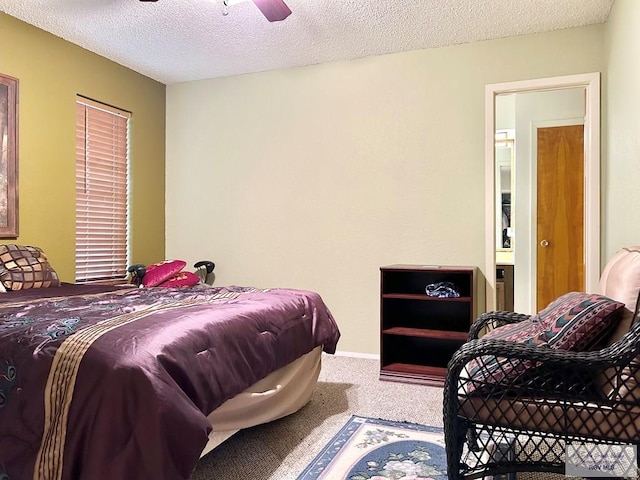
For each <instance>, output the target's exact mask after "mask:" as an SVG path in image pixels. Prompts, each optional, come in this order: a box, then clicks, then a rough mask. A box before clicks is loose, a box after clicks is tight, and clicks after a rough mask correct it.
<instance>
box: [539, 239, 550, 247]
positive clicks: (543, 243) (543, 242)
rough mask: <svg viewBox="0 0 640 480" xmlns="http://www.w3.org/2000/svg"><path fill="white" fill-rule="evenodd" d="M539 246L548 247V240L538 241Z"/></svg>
mask: <svg viewBox="0 0 640 480" xmlns="http://www.w3.org/2000/svg"><path fill="white" fill-rule="evenodd" d="M540 246H541V247H548V246H549V241H548V240H542V241H541V242H540Z"/></svg>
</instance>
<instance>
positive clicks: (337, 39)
mask: <svg viewBox="0 0 640 480" xmlns="http://www.w3.org/2000/svg"><path fill="white" fill-rule="evenodd" d="M613 1H614V0H341V1H337V0H286V3H287V4H288V5H289V7H290V8H291V10H292V11H293V13H292V14H291V15H290V16H289V17H288V18H287V19H286V20H284V21H282V22H275V23H269V22H268V21H267V20H266V19H265V18H264V17H263V16H262V14H261V13H260V11H259V10H258V9H257V7H256V6H255V5H254V4H253V3H252V2H251V1H249V2H245V3H239V4H235V5H231V6H229V8H228V15H226V16H225V15H223V5H222V0H159V1H158V2H156V3H143V2H139V1H138V0H0V11H2V12H5V13H7V14H9V15H11V16H13V17H16V18H19V19H21V20H23V21H25V22H27V23H30V24H32V25H35V26H37V27H39V28H42V29H43V30H46V31H48V32H51V33H53V34H54V35H57V36H59V37H62V38H64V39H65V40H68V41H70V42H73V43H75V44H77V45H80V46H82V47H84V48H86V49H87V50H90V51H92V52H95V53H97V54H100V55H102V56H104V57H107V58H109V59H111V60H114V61H116V62H118V63H120V64H122V65H124V66H127V67H129V68H131V69H133V70H135V71H137V72H140V73H142V74H144V75H147V76H149V77H151V78H154V79H156V80H158V81H160V82H162V83H165V84H171V83H177V82H184V81H190V80H200V79H205V78H214V77H222V76H228V75H237V74H242V73H250V72H259V71H264V70H274V69H280V68H286V67H294V66H302V65H312V64H318V63H326V62H333V61H341V60H349V59H353V58H359V57H365V56H369V55H380V54H386V53H393V52H401V51H408V50H417V49H423V48H433V47H442V46H446V45H455V44H461V43H468V42H474V41H478V40H488V39H493V38H501V37H507V36H512V35H521V34H527V33H536V32H542V31H550V30H558V29H563V28H569V27H577V26H584V25H590V24H596V23H603V22H604V21H606V19H607V16H608V14H609V10H610V9H611V6H612V4H613Z"/></svg>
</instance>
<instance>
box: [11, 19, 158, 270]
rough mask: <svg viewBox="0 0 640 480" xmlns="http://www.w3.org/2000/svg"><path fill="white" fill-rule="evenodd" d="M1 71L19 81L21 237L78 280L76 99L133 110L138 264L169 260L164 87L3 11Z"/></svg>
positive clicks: (133, 223)
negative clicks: (166, 247)
mask: <svg viewBox="0 0 640 480" xmlns="http://www.w3.org/2000/svg"><path fill="white" fill-rule="evenodd" d="M0 45H3V48H1V49H0V73H3V74H5V75H10V76H12V77H17V78H18V80H19V87H18V88H19V110H18V116H19V127H18V128H19V131H18V156H19V157H18V175H19V233H20V235H19V237H18V238H17V239H16V240H13V239H11V240H8V239H3V240H2V242H3V243H14V242H15V243H20V244H26V245H37V246H39V247H42V248H43V249H44V251H45V252H46V253H47V255H48V257H49V260H50V262H51V264H52V265H53V267H54V268H55V269H56V270H57V271H58V273H59V274H60V275H61V277H62V279H63V280H64V281H69V282H72V281H73V279H74V235H75V226H74V221H75V214H74V202H75V191H74V188H75V184H74V180H75V178H74V176H75V99H76V94H81V95H84V96H87V97H90V98H93V99H95V100H98V101H102V102H104V103H108V104H111V105H114V106H117V107H120V108H122V109H125V110H129V111H131V112H132V122H131V145H130V152H131V185H132V199H131V207H132V210H131V215H132V218H131V233H132V259H131V260H132V262H135V263H152V262H154V261H158V260H161V259H163V258H164V250H165V245H164V201H165V195H164V183H165V180H164V156H165V140H164V139H165V86H164V85H163V84H161V83H158V82H156V81H154V80H151V79H149V78H147V77H144V76H142V75H140V74H138V73H135V72H133V71H132V70H129V69H127V68H125V67H123V66H121V65H118V64H116V63H114V62H111V61H109V60H106V59H105V58H103V57H100V56H98V55H95V54H93V53H91V52H89V51H87V50H84V49H82V48H80V47H77V46H75V45H73V44H71V43H69V42H66V41H64V40H62V39H60V38H58V37H55V36H53V35H51V34H49V33H46V32H44V31H42V30H40V29H37V28H35V27H33V26H30V25H28V24H26V23H23V22H21V21H19V20H16V19H14V18H12V17H10V16H8V15H6V14H3V13H0Z"/></svg>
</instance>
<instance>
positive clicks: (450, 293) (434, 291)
mask: <svg viewBox="0 0 640 480" xmlns="http://www.w3.org/2000/svg"><path fill="white" fill-rule="evenodd" d="M425 291H426V292H427V295H429V296H430V297H444V298H458V297H459V296H460V292H458V290H457V289H456V286H455V285H454V284H453V283H451V282H437V283H430V284H429V285H427V288H425Z"/></svg>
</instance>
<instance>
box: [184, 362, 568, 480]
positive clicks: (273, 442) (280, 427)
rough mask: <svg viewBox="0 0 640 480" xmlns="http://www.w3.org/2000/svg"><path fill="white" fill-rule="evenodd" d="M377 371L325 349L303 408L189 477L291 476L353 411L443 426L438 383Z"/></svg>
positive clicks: (256, 479) (225, 447)
mask: <svg viewBox="0 0 640 480" xmlns="http://www.w3.org/2000/svg"><path fill="white" fill-rule="evenodd" d="M378 375H379V362H378V361H377V360H371V359H363V358H353V357H345V356H334V355H325V354H323V357H322V371H321V373H320V378H319V383H318V386H317V388H316V391H315V393H314V395H313V397H312V399H311V401H310V402H309V403H308V404H307V405H306V406H305V407H304V408H302V409H301V410H300V411H298V412H296V413H295V414H293V415H290V416H288V417H285V418H283V419H281V420H277V421H275V422H271V423H269V424H265V425H260V426H257V427H253V428H250V429H246V430H242V431H240V432H238V433H236V434H235V435H234V436H233V437H231V438H230V439H228V440H227V441H226V442H224V443H223V444H222V445H220V446H219V447H217V448H216V449H215V450H213V451H212V452H210V453H209V454H208V455H206V456H205V457H204V458H202V459H201V460H200V462H199V463H198V467H197V468H196V471H195V473H194V475H193V477H192V480H248V479H251V480H295V479H296V478H297V477H298V475H299V474H300V473H301V472H302V471H303V470H304V469H305V467H306V466H307V464H308V463H309V462H311V461H312V460H313V459H314V457H315V456H316V454H317V453H318V452H319V451H320V450H321V449H322V448H323V447H324V445H325V444H326V443H327V442H328V441H329V440H331V439H332V438H333V436H334V435H335V434H336V432H338V431H339V430H340V428H342V426H343V425H344V424H345V423H346V422H347V421H348V420H349V418H350V417H351V415H361V416H364V417H373V418H384V419H386V420H394V421H405V422H413V423H421V424H425V425H431V426H439V427H442V426H443V425H442V389H441V388H437V387H427V386H422V385H411V384H406V383H397V382H386V381H380V380H378ZM565 478H566V477H564V476H562V475H552V474H538V475H535V474H530V475H529V474H528V475H524V476H522V475H520V476H518V479H519V480H562V479H565Z"/></svg>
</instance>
